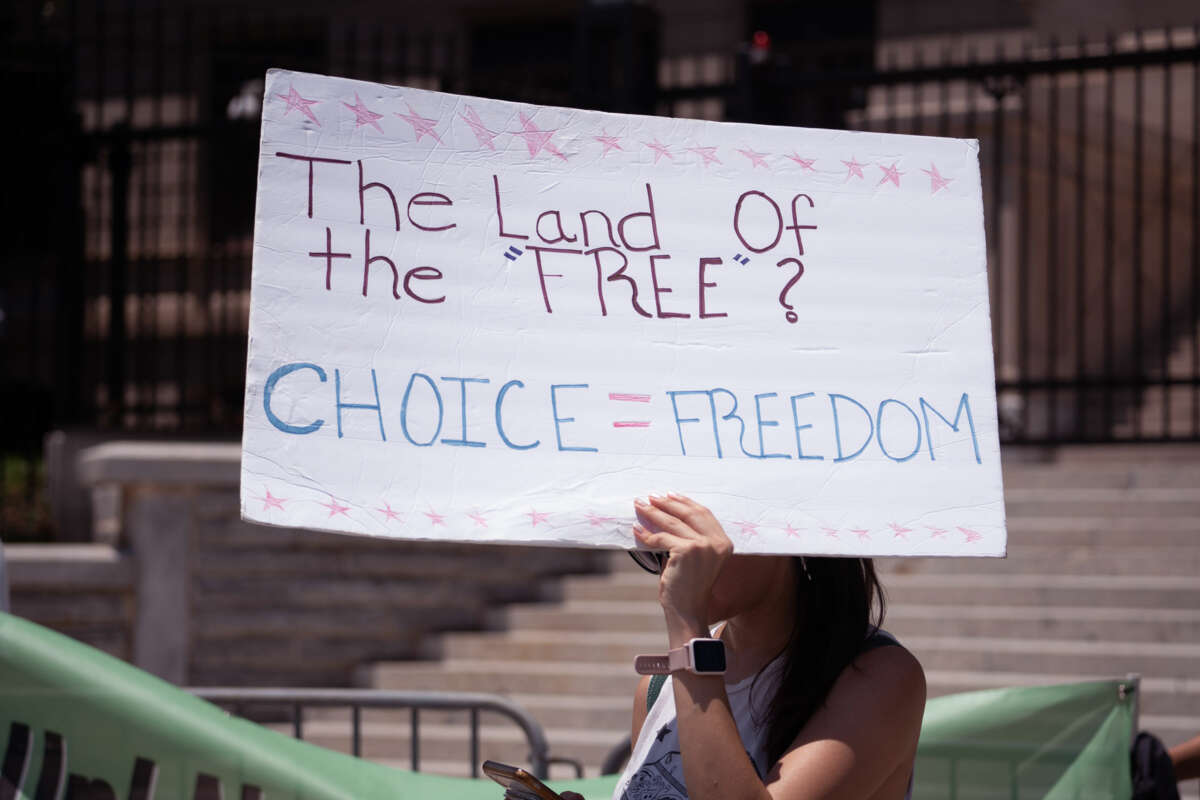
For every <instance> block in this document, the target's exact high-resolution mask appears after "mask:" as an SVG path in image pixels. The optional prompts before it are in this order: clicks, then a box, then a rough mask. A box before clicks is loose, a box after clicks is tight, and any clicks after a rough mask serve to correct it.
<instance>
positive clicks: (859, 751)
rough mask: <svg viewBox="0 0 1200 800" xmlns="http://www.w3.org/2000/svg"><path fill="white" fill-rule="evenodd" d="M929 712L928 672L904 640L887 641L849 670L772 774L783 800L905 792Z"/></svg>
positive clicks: (774, 790)
mask: <svg viewBox="0 0 1200 800" xmlns="http://www.w3.org/2000/svg"><path fill="white" fill-rule="evenodd" d="M924 713H925V671H924V670H923V669H922V668H921V663H920V662H919V661H917V659H916V657H915V656H913V654H912V653H910V652H909V651H908V650H906V649H904V648H903V647H895V646H888V647H879V648H876V649H874V650H870V651H868V652H866V653H863V654H862V655H860V656H859V657H858V658H857V659H855V660H854V662H853V663H852V664H851V665H850V666H848V667H846V668H845V669H843V670H842V672H841V674H840V675H839V676H838V678H837V680H836V681H835V682H834V685H833V687H832V689H831V690H830V692H829V695H828V697H826V700H825V703H824V705H822V706H821V707H820V708H819V709H817V711H816V712H815V713H814V714H813V716H812V717H811V718H810V719H809V721H808V722H807V723H806V724H805V725H804V727H803V728H802V729H801V730H800V732H799V734H798V735H797V736H796V738H795V740H793V742H792V745H791V747H789V748H788V750H787V752H785V753H784V755H783V757H782V758H781V759H780V760H779V762H777V763H776V764H775V766H774V769H773V770H772V772H771V774H770V775H768V780H767V784H768V790H769V793H770V794H771V796H772V797H774V798H777V799H778V800H783V799H784V798H787V800H791V798H798V797H809V796H813V797H816V796H822V797H823V796H838V797H843V796H844V797H870V798H874V797H892V796H902V795H903V794H904V787H905V786H906V785H907V781H908V775H909V773H910V772H911V769H912V759H913V756H914V754H915V752H916V747H917V740H918V739H919V738H920V735H921V719H922V717H923V716H924Z"/></svg>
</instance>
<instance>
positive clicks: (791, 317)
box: [775, 258, 804, 323]
mask: <svg viewBox="0 0 1200 800" xmlns="http://www.w3.org/2000/svg"><path fill="white" fill-rule="evenodd" d="M784 264H795V265H796V274H795V275H793V276H792V279H791V280H790V281H788V282H787V284H785V285H784V287H783V291H782V292H780V293H779V305H781V306H783V307H784V308H786V309H787V310H788V311H787V313H786V314H784V315H783V316H784V317H785V318H786V319H787V321H788V322H791V323H795V322H796V321H797V320H799V319H800V316H799V315H798V314H797V313H796V312H795V311H793V310H792V308H793V306H792V304H791V303H789V302H788V301H787V293H788V290H789V289H791V288H792V287H793V286H795V285H796V281H798V280H800V276H801V275H803V274H804V265H803V264H801V263H800V259H798V258H785V259H783V260H782V261H780V262H779V263H778V264H776V265H775V266H777V267H782V266H783V265H784Z"/></svg>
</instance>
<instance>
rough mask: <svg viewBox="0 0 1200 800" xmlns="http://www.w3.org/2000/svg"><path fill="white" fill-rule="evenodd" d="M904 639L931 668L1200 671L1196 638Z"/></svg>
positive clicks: (1150, 672)
mask: <svg viewBox="0 0 1200 800" xmlns="http://www.w3.org/2000/svg"><path fill="white" fill-rule="evenodd" d="M904 644H905V646H906V647H908V648H909V649H911V650H912V652H913V653H914V654H915V655H916V656H917V658H918V659H920V661H921V663H922V664H923V665H924V666H925V668H926V669H937V670H971V671H980V672H1019V671H1029V672H1044V673H1060V674H1067V675H1071V674H1078V675H1096V674H1101V675H1123V674H1125V673H1129V672H1139V673H1143V674H1147V675H1156V676H1163V675H1188V676H1190V675H1195V674H1197V673H1198V672H1200V644H1193V643H1186V644H1184V643H1173V642H1121V641H1113V640H1103V641H1083V640H1074V639H1049V640H1047V639H1038V638H1034V639H1017V638H999V637H984V636H963V637H950V636H939V637H933V636H930V637H925V636H912V637H908V638H906V639H905V640H904Z"/></svg>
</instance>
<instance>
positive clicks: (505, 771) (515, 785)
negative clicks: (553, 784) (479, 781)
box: [483, 761, 562, 800]
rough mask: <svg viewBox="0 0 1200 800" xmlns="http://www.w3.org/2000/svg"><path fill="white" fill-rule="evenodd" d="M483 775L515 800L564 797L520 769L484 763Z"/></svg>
mask: <svg viewBox="0 0 1200 800" xmlns="http://www.w3.org/2000/svg"><path fill="white" fill-rule="evenodd" d="M483 774H484V775H487V776H488V777H489V778H491V779H492V780H494V781H495V782H496V783H498V784H500V785H501V786H503V787H504V789H505V791H506V797H510V798H512V799H513V800H562V796H561V795H559V794H558V793H557V792H555V791H554V790H553V789H551V788H550V787H549V786H547V785H546V784H544V783H542V782H541V781H539V780H538V779H537V778H535V777H533V776H532V775H530V774H529V773H528V772H526V771H525V770H523V769H521V768H520V767H514V766H511V765H509V764H501V763H500V762H499V761H485V762H483Z"/></svg>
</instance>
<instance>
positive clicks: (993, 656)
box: [360, 637, 1200, 696]
mask: <svg viewBox="0 0 1200 800" xmlns="http://www.w3.org/2000/svg"><path fill="white" fill-rule="evenodd" d="M905 644H906V645H908V646H909V647H910V648H911V649H912V650H913V652H914V653H915V654H916V655H917V657H918V658H919V659H920V660H921V663H922V665H924V667H925V669H926V670H927V671H937V672H946V671H952V672H961V673H972V674H999V673H1029V674H1034V675H1037V674H1044V675H1047V676H1050V675H1057V676H1071V677H1068V680H1080V679H1082V678H1080V677H1078V676H1114V675H1124V674H1127V673H1129V672H1140V673H1143V674H1146V675H1150V676H1155V677H1160V678H1161V677H1169V676H1191V675H1195V674H1197V666H1198V665H1200V645H1195V644H1147V643H1144V642H1114V641H1102V642H1084V641H1070V640H1053V641H1042V640H1036V639H998V638H995V639H992V638H982V637H978V638H968V637H963V638H954V637H913V638H911V639H908V640H906V642H905ZM360 677H361V680H362V681H363V682H364V685H370V686H375V687H378V688H386V689H407V690H447V691H486V692H494V693H498V694H514V693H518V694H532V693H535V692H545V693H548V694H595V695H604V694H609V695H617V696H622V695H624V696H629V695H630V693H631V692H632V691H633V690H632V688H631V687H632V686H633V685H634V684H636V680H635V679H636V676H635V675H633V674H632V667H631V665H629V664H617V663H613V664H610V663H602V662H601V663H569V662H558V661H553V662H548V661H521V660H502V659H446V660H444V661H442V662H440V663H431V664H407V665H406V664H386V663H382V664H374V665H371V666H370V667H367V668H366V669H365V670H364V671H363V673H361V674H360ZM1043 682H1046V681H1043Z"/></svg>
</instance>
